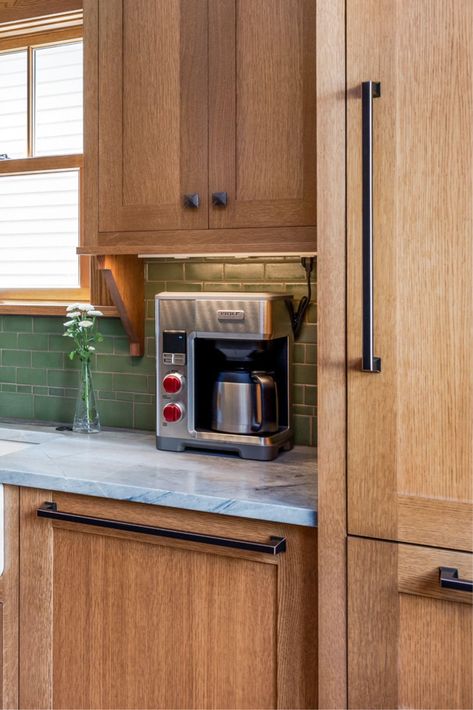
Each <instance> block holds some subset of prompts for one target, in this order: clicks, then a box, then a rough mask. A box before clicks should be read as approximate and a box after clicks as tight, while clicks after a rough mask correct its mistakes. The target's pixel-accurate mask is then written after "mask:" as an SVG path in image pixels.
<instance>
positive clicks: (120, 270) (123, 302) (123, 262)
mask: <svg viewBox="0 0 473 710" xmlns="http://www.w3.org/2000/svg"><path fill="white" fill-rule="evenodd" d="M97 266H98V268H99V270H100V271H101V272H102V274H103V277H104V281H105V283H106V285H107V288H108V290H109V292H110V296H111V299H112V301H113V303H114V305H115V307H116V309H117V311H118V313H119V315H120V319H121V321H122V323H123V327H124V329H125V332H126V334H127V335H128V339H129V341H130V355H132V356H133V357H140V356H141V355H143V354H144V328H145V294H144V267H143V261H142V260H141V259H138V257H137V256H134V255H128V254H123V255H119V256H112V255H110V256H108V255H107V256H98V257H97Z"/></svg>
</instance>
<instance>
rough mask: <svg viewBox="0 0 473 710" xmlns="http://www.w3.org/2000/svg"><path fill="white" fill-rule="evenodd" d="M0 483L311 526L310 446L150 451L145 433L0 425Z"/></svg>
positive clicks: (313, 479) (313, 480)
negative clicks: (271, 452)
mask: <svg viewBox="0 0 473 710" xmlns="http://www.w3.org/2000/svg"><path fill="white" fill-rule="evenodd" d="M10 442H14V444H11V443H10ZM20 444H24V446H23V448H21V447H20V446H19V445H20ZM0 483H9V484H12V485H17V486H27V487H30V488H42V489H45V490H48V491H62V492H67V493H78V494H83V495H90V496H99V497H102V498H113V499H116V500H130V501H135V502H139V503H148V504H150V505H161V506H166V507H171V508H182V509H186V510H198V511H204V512H212V513H218V514H220V515H231V516H237V517H243V518H254V519H257V520H270V521H275V522H282V523H292V524H295V525H305V526H316V525H317V493H316V492H317V464H316V450H315V449H313V448H310V447H307V446H299V447H295V448H294V449H293V450H292V451H288V452H284V453H282V454H281V455H280V456H279V457H278V458H277V459H276V460H274V461H268V462H259V461H248V460H243V459H240V458H236V457H233V456H225V455H218V454H206V453H200V452H198V453H194V452H185V453H182V454H181V453H172V452H165V451H157V450H156V446H155V436H154V435H153V434H151V433H149V432H128V431H117V430H115V431H113V430H110V431H102V432H101V433H100V434H91V435H84V434H74V433H72V432H58V431H56V430H55V429H54V428H53V427H46V426H40V425H38V426H34V425H27V426H23V425H21V427H20V426H19V425H18V424H16V425H13V424H4V423H0Z"/></svg>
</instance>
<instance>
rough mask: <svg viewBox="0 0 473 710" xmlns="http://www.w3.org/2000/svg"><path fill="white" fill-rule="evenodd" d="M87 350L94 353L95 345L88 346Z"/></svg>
mask: <svg viewBox="0 0 473 710" xmlns="http://www.w3.org/2000/svg"><path fill="white" fill-rule="evenodd" d="M87 350H91V351H94V350H95V348H94V346H93V345H88V346H87Z"/></svg>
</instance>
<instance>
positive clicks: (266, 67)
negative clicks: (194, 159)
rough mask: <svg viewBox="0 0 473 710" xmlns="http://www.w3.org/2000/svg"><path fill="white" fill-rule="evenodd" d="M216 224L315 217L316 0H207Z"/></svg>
mask: <svg viewBox="0 0 473 710" xmlns="http://www.w3.org/2000/svg"><path fill="white" fill-rule="evenodd" d="M209 40H210V44H209V77H210V82H209V91H210V101H209V140H210V143H209V148H210V152H209V156H210V164H209V179H210V190H209V192H210V193H213V192H221V191H226V192H227V194H228V200H229V202H228V205H227V207H226V208H224V209H222V208H221V207H214V206H213V205H210V220H209V221H210V226H211V227H213V228H221V227H231V228H242V227H258V226H261V227H265V226H277V227H281V226H285V225H291V226H297V225H310V224H315V62H316V58H315V2H314V0H259V2H257V3H255V2H253V1H252V0H242V1H241V2H238V3H237V2H235V0H210V2H209Z"/></svg>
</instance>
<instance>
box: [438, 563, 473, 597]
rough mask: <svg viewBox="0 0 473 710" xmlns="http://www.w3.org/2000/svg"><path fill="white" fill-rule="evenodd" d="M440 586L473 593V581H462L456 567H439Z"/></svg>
mask: <svg viewBox="0 0 473 710" xmlns="http://www.w3.org/2000/svg"><path fill="white" fill-rule="evenodd" d="M439 582H440V586H441V587H444V588H445V589H456V590H457V591H458V592H473V581H472V580H471V579H460V577H459V576H458V570H457V569H456V567H439Z"/></svg>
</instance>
